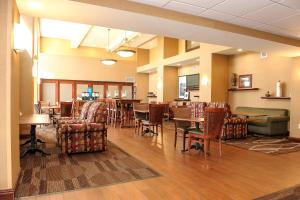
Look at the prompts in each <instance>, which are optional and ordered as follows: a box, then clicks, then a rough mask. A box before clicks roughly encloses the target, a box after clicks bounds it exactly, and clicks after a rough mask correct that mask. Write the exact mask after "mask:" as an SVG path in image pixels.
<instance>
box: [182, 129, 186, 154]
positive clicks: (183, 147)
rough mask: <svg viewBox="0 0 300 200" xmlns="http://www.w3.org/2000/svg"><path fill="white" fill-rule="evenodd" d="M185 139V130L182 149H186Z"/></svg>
mask: <svg viewBox="0 0 300 200" xmlns="http://www.w3.org/2000/svg"><path fill="white" fill-rule="evenodd" d="M185 139H186V137H185V132H183V140H182V141H183V143H182V151H185Z"/></svg>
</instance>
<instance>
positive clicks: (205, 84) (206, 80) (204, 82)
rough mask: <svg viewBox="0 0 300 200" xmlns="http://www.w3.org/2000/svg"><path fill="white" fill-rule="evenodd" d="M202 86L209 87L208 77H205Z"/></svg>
mask: <svg viewBox="0 0 300 200" xmlns="http://www.w3.org/2000/svg"><path fill="white" fill-rule="evenodd" d="M201 85H204V86H207V85H208V78H207V76H203V78H202V80H201Z"/></svg>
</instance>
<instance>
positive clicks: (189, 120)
mask: <svg viewBox="0 0 300 200" xmlns="http://www.w3.org/2000/svg"><path fill="white" fill-rule="evenodd" d="M174 120H175V121H185V122H197V123H199V122H204V118H203V117H191V118H179V117H175V118H174Z"/></svg>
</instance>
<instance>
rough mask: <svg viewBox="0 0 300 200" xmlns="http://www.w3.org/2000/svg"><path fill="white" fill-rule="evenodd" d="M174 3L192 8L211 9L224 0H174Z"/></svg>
mask: <svg viewBox="0 0 300 200" xmlns="http://www.w3.org/2000/svg"><path fill="white" fill-rule="evenodd" d="M176 1H178V2H183V3H187V4H191V5H194V6H199V7H203V8H211V7H213V6H215V5H217V4H219V3H222V2H224V1H225V0H176Z"/></svg>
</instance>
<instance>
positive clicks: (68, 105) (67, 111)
mask: <svg viewBox="0 0 300 200" xmlns="http://www.w3.org/2000/svg"><path fill="white" fill-rule="evenodd" d="M73 107H74V103H73V101H71V102H70V101H69V102H63V101H62V102H60V116H61V117H72V112H73V111H72V109H73Z"/></svg>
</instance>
